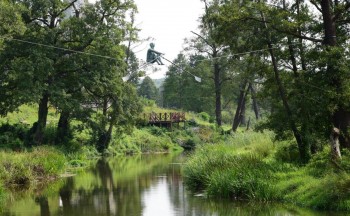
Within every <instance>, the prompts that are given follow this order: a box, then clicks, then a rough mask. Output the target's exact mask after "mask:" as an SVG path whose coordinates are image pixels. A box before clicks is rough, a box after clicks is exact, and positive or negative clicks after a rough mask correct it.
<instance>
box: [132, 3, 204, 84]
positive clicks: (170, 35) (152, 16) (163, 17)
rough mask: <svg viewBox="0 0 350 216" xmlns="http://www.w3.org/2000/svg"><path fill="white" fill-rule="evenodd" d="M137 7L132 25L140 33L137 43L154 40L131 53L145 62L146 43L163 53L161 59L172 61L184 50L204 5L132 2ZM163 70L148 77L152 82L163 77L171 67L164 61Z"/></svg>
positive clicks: (150, 71)
mask: <svg viewBox="0 0 350 216" xmlns="http://www.w3.org/2000/svg"><path fill="white" fill-rule="evenodd" d="M134 1H135V3H136V5H137V7H138V12H139V13H138V14H137V15H136V22H135V24H136V25H137V27H138V28H139V29H141V32H140V33H139V37H140V39H145V38H148V37H151V38H153V39H152V40H151V41H149V42H145V43H143V44H142V45H140V46H139V47H137V48H135V49H134V52H137V57H138V58H140V59H142V60H143V61H145V60H146V54H147V49H148V48H149V43H150V42H154V43H155V48H154V49H155V50H157V51H159V52H162V53H165V55H164V57H165V58H167V59H169V60H171V61H172V60H174V59H175V58H176V56H177V55H178V54H179V53H180V51H181V50H182V49H183V42H184V39H185V38H188V37H192V36H194V35H193V34H192V33H191V31H196V30H197V27H198V25H199V22H198V19H199V17H200V15H201V14H202V13H203V8H204V4H203V2H201V1H200V0H134ZM163 63H164V64H165V65H164V66H157V68H159V69H160V70H159V71H158V72H155V73H152V70H151V69H149V70H148V71H146V73H147V74H149V76H150V77H151V78H153V79H158V78H162V77H164V76H165V73H166V71H167V66H169V65H170V63H168V62H166V61H164V60H163Z"/></svg>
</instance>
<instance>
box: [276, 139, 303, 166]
mask: <svg viewBox="0 0 350 216" xmlns="http://www.w3.org/2000/svg"><path fill="white" fill-rule="evenodd" d="M275 159H276V160H277V161H280V162H282V163H298V162H300V155H299V150H298V146H297V144H296V143H295V142H288V141H284V142H278V146H277V149H276V153H275Z"/></svg>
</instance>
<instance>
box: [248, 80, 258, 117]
mask: <svg viewBox="0 0 350 216" xmlns="http://www.w3.org/2000/svg"><path fill="white" fill-rule="evenodd" d="M249 86H250V94H251V95H252V101H253V110H254V114H255V119H256V120H259V118H260V112H259V105H258V101H257V100H256V91H255V89H254V86H253V84H252V83H249Z"/></svg>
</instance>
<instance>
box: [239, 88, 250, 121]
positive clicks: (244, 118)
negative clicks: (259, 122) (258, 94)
mask: <svg viewBox="0 0 350 216" xmlns="http://www.w3.org/2000/svg"><path fill="white" fill-rule="evenodd" d="M248 92H249V90H248V89H247V92H246V95H245V97H244V101H243V104H242V110H241V119H240V125H242V126H246V125H247V119H246V115H245V114H246V108H247V106H246V102H247V94H248Z"/></svg>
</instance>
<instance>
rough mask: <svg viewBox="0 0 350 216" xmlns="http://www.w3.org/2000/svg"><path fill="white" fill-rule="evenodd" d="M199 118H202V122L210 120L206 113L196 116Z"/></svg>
mask: <svg viewBox="0 0 350 216" xmlns="http://www.w3.org/2000/svg"><path fill="white" fill-rule="evenodd" d="M198 115H199V116H200V118H202V119H203V120H204V121H209V119H210V115H209V114H208V113H206V112H201V113H199V114H198Z"/></svg>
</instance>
